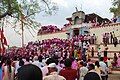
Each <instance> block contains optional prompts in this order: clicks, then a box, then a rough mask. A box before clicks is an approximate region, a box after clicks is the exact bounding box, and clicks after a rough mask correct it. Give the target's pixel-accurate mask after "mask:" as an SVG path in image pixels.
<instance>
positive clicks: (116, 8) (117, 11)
mask: <svg viewBox="0 0 120 80" xmlns="http://www.w3.org/2000/svg"><path fill="white" fill-rule="evenodd" d="M112 5H113V7H111V8H110V12H112V13H113V14H114V17H116V16H120V0H113V3H112Z"/></svg>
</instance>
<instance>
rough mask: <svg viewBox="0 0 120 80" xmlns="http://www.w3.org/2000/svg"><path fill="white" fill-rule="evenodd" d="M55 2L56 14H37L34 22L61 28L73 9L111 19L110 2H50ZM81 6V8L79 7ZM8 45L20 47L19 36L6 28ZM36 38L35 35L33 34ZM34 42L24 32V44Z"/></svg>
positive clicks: (58, 0) (99, 0)
mask: <svg viewBox="0 0 120 80" xmlns="http://www.w3.org/2000/svg"><path fill="white" fill-rule="evenodd" d="M52 1H53V2H56V3H57V4H58V7H59V11H58V12H57V14H55V15H52V16H43V14H41V13H40V14H38V15H37V16H36V20H37V21H38V22H40V23H41V24H42V25H49V24H52V25H57V26H58V27H62V26H63V25H64V24H66V23H67V21H66V18H67V17H71V16H72V13H73V12H75V7H76V6H77V7H78V10H83V11H84V12H85V13H86V14H89V13H96V14H98V15H99V16H101V17H104V18H109V19H111V18H112V14H111V13H110V11H109V8H110V7H111V6H112V2H111V0H52ZM81 5H82V7H81ZM5 33H6V36H7V39H8V43H9V45H10V46H13V45H15V46H20V44H21V38H20V35H18V34H16V33H15V32H14V30H12V29H10V27H9V28H6V30H5ZM33 34H34V35H35V36H36V33H33ZM31 40H35V37H32V36H31V35H30V33H29V32H28V31H27V30H25V43H27V42H28V41H31Z"/></svg>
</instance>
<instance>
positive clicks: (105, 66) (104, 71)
mask: <svg viewBox="0 0 120 80" xmlns="http://www.w3.org/2000/svg"><path fill="white" fill-rule="evenodd" d="M99 64H100V67H101V68H102V71H103V73H101V78H102V80H107V78H108V72H107V71H108V68H107V65H106V64H105V63H104V62H103V57H101V58H100V62H99Z"/></svg>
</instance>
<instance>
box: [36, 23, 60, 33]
mask: <svg viewBox="0 0 120 80" xmlns="http://www.w3.org/2000/svg"><path fill="white" fill-rule="evenodd" d="M58 31H60V29H59V28H58V27H57V26H54V25H48V26H42V27H41V29H39V31H38V35H41V34H46V33H53V32H58Z"/></svg>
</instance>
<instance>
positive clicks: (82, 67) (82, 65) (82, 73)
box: [79, 61, 88, 80]
mask: <svg viewBox="0 0 120 80" xmlns="http://www.w3.org/2000/svg"><path fill="white" fill-rule="evenodd" d="M87 73H88V68H87V67H86V64H85V63H83V62H82V61H81V62H80V70H79V74H80V78H79V80H84V76H85V75H86V74H87Z"/></svg>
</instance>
